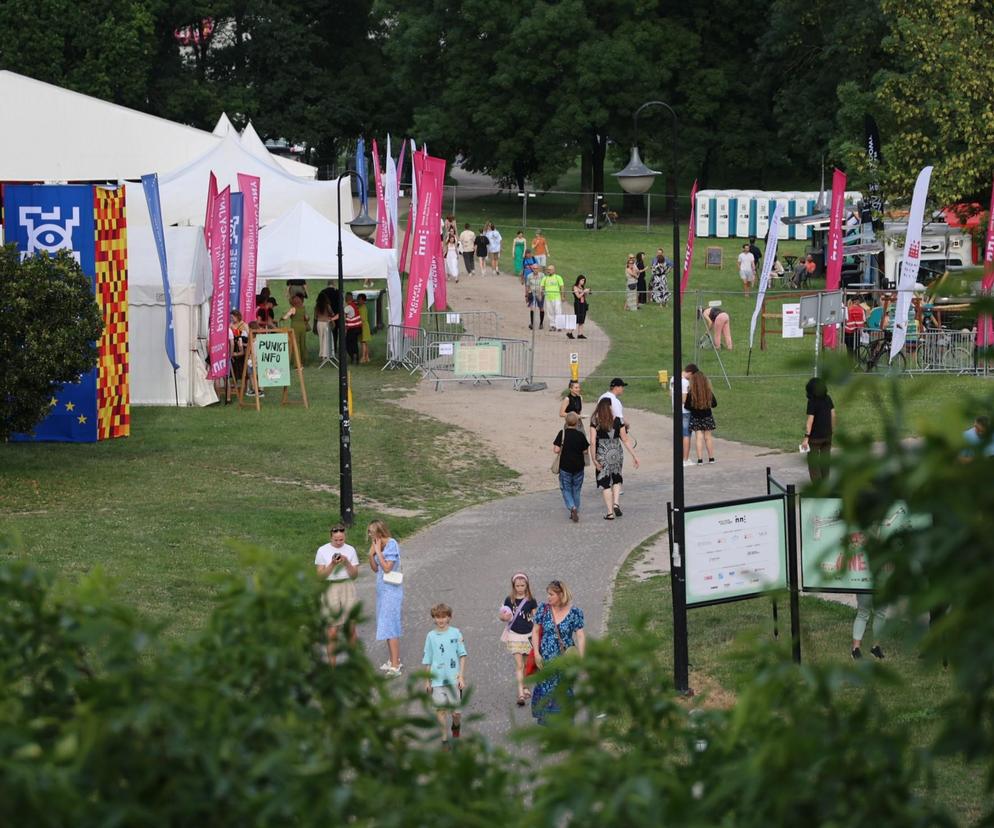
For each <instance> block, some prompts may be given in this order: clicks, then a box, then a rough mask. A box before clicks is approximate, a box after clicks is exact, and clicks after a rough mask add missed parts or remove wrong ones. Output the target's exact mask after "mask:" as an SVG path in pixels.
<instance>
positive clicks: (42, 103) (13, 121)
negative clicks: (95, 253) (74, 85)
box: [0, 71, 218, 222]
mask: <svg viewBox="0 0 994 828" xmlns="http://www.w3.org/2000/svg"><path fill="white" fill-rule="evenodd" d="M0 101H2V102H3V110H4V113H5V115H4V120H3V128H2V129H0V181H118V180H120V179H125V178H139V177H140V176H142V175H144V174H145V173H149V172H154V171H156V170H171V169H175V168H176V167H178V166H180V165H182V164H186V163H189V161H190V159H192V158H197V157H199V156H201V155H203V154H204V153H205V152H208V151H209V150H211V149H213V148H214V147H216V146H217V143H218V139H217V137H215V136H214V135H212V134H211V133H209V132H206V131H205V130H201V129H194V128H193V127H189V126H186V125H185V124H178V123H174V122H173V121H167V120H166V119H164V118H156V117H155V116H154V115H148V114H147V113H145V112H138V111H137V110H134V109H128V108H127V107H124V106H118V105H117V104H113V103H110V102H108V101H102V100H100V99H99V98H92V97H90V96H89V95H81V94H80V93H79V92H72V91H70V90H68V89H63V88H62V87H59V86H53V85H52V84H49V83H43V82H42V81H37V80H34V79H33V78H28V77H25V76H24V75H18V74H16V73H14V72H9V71H0ZM203 220H204V219H203V216H202V215H201V216H200V218H199V219H198V221H200V222H203Z"/></svg>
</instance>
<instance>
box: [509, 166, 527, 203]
mask: <svg viewBox="0 0 994 828" xmlns="http://www.w3.org/2000/svg"><path fill="white" fill-rule="evenodd" d="M512 167H513V172H514V183H515V184H517V185H518V192H519V193H523V192H525V165H524V162H522V161H521V160H520V159H516V160H515V162H514V164H512ZM527 197H528V196H527V195H526V196H525V198H527Z"/></svg>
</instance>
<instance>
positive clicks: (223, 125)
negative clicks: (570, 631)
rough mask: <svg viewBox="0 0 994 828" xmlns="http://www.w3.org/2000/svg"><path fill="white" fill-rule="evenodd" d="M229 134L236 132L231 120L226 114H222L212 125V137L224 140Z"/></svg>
mask: <svg viewBox="0 0 994 828" xmlns="http://www.w3.org/2000/svg"><path fill="white" fill-rule="evenodd" d="M229 132H238V130H237V129H235V125H234V124H233V123H231V119H230V118H229V117H228V113H227V112H222V113H221V117H220V118H218V119H217V123H216V124H214V133H213V134H214V135H216V136H217V137H218V138H224V136H225V135H227V134H228V133H229Z"/></svg>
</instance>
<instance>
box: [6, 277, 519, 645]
mask: <svg viewBox="0 0 994 828" xmlns="http://www.w3.org/2000/svg"><path fill="white" fill-rule="evenodd" d="M277 295H280V294H277ZM311 339H312V340H313V341H312V343H311V345H312V349H313V350H312V352H313V351H316V347H317V345H316V341H317V340H316V337H311ZM384 347H385V344H384V334H383V333H380V334H378V335H377V336H376V337H375V338H374V350H375V352H376V353H377V355H378V356H381V357H382V352H383V349H384ZM312 365H316V360H315V361H314V362H312ZM305 377H306V383H307V391H308V396H309V398H310V403H311V406H310V408H309V409H307V410H305V409H304V408H303V407H302V406H293V407H286V408H281V407H280V405H279V399H278V394H276V393H273V394H270V395H267V398H266V399H264V400H263V408H262V411H261V413H256V412H255V410H254V409H248V408H246V409H244V410H241V411H240V410H238V407H237V405H231V406H227V407H225V406H224V405H217V406H211V407H210V408H203V409H198V408H184V409H178V410H177V409H170V408H133V409H132V423H131V434H132V436H131V437H129V438H127V439H122V440H111V441H108V442H104V443H98V444H90V445H72V444H55V443H53V444H42V443H39V444H24V443H19V444H8V445H0V456H2V463H3V467H4V473H3V475H2V476H0V531H6V530H14V531H16V532H18V533H19V534H20V535H21V536H22V538H23V542H24V549H25V556H26V557H28V558H30V559H31V560H33V561H35V562H37V563H38V564H41V565H43V566H45V567H46V568H49V569H52V570H54V571H56V572H59V573H62V574H66V575H69V576H72V575H74V574H76V573H83V572H86V571H88V570H90V569H92V568H94V567H98V566H99V567H103V568H104V570H105V571H106V572H108V573H110V574H111V575H113V576H115V577H116V578H117V579H118V581H119V582H120V585H121V588H122V591H123V594H125V595H126V596H127V597H128V599H129V600H130V601H131V603H133V604H134V606H136V607H137V608H138V609H140V610H142V611H145V612H147V613H149V614H151V615H152V616H155V617H158V618H161V619H168V620H169V621H170V623H171V625H172V628H173V630H174V631H182V630H184V629H188V628H190V627H191V626H192V625H195V624H197V623H198V622H199V621H200V620H201V619H202V618H203V617H204V616H205V615H206V613H207V612H208V610H209V608H210V595H211V592H212V587H211V585H210V583H209V581H208V578H209V576H210V575H212V574H214V573H218V572H223V571H228V570H231V569H232V567H234V566H235V565H236V562H237V552H236V550H235V549H234V547H233V545H232V543H231V542H232V541H237V542H242V543H249V544H256V545H258V546H261V547H266V548H270V549H274V550H278V551H280V552H282V553H284V554H287V555H295V556H304V557H308V556H311V558H310V559H311V560H313V557H312V556H313V553H314V550H315V549H316V548H317V546H318V545H319V544H321V543H324V542H326V540H327V532H328V528H329V526H330V525H331V524H332V522H334V521H335V520H337V519H338V510H339V501H338V416H337V400H338V385H337V381H338V373H337V369H334V368H330V367H326V368H325V369H323V370H321V371H318V370H316V368H314V367H311V368H308V369H305ZM352 378H353V398H354V417H353V419H352V436H353V458H354V481H355V494H356V528H354V529H353V530H352V533H351V536H350V540H351V541H352V543H353V544H354V545H355V546H356V547H357V548H358V547H361V542H362V541H363V539H364V538H365V533H364V527H365V525H366V523H367V522H368V521H369V520H372V519H373V518H376V517H383V518H385V519H386V521H387V523H388V525H390V526H391V528H392V529H393V531H394V532H395V533H396V534H397V535H399V536H401V537H403V536H404V535H407V534H410V533H411V532H413V531H414V530H416V529H418V528H419V527H421V526H423V525H425V524H426V523H428V522H429V521H433V520H436V519H438V518H439V517H440V516H442V515H444V514H447V513H449V512H452V511H455V510H456V509H460V508H463V507H465V506H467V505H470V504H472V503H476V502H479V501H482V500H486V499H489V498H492V497H495V496H499V495H500V494H501V493H503V492H505V491H506V490H507V488H508V487H509V485H510V484H511V483H512V481H513V479H514V477H515V475H514V473H513V472H512V471H510V470H509V469H507V468H506V467H504V466H501V465H500V464H499V463H498V462H497V461H495V460H493V459H491V458H490V457H489V456H487V455H483V456H481V455H480V453H479V452H478V451H475V450H474V448H475V446H474V442H473V439H472V438H471V437H470V435H468V434H467V433H465V432H460V431H459V430H457V429H452V428H449V427H448V426H446V425H443V424H442V423H439V422H437V421H435V420H431V419H429V418H425V417H422V416H419V415H417V414H414V413H411V412H409V411H406V410H403V409H401V408H399V407H397V406H395V405H391V404H390V402H389V400H390V399H392V398H396V397H397V396H399V395H403V394H404V393H405V392H406V390H407V389H408V388H409V387H410V386H411V384H412V383H413V382H414V380H413V379H411V378H409V377H408V376H407V374H406V373H404V372H396V371H395V372H385V373H381V372H380V370H379V365H377V364H375V363H373V364H370V365H362V366H356V367H355V368H354V369H353V371H352ZM296 390H297V389H296V386H295V385H294V387H293V392H294V393H295V392H296ZM291 396H293V394H292V395H291ZM379 504H387V506H388V507H389V508H390V509H391V510H397V509H402V510H406V511H408V512H409V513H410V514H409V515H407V516H399V515H397V514H391V513H390V512H386V511H383V510H381V509H380V507H379Z"/></svg>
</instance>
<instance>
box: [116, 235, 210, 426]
mask: <svg viewBox="0 0 994 828" xmlns="http://www.w3.org/2000/svg"><path fill="white" fill-rule="evenodd" d="M166 260H167V261H168V263H169V288H170V293H171V295H172V300H173V330H174V332H175V339H176V361H177V362H178V363H179V371H177V373H176V388H177V389H178V395H179V404H180V405H181V406H182V405H207V404H209V403H211V402H217V396H216V394H215V393H214V389H213V386H212V385H211V383H209V382H208V381H207V379H206V369H205V367H204V361H203V359H201V358H200V356H199V355H198V353H197V340H198V338H202V337H205V336H206V335H207V319H208V316H209V314H210V295H211V268H210V262H209V261H208V258H207V249H206V247H205V245H204V231H203V228H202V227H167V228H166ZM128 329H129V338H130V348H129V350H130V359H131V371H130V378H131V402H132V403H134V404H135V405H176V390H175V389H174V386H173V366H172V365H170V364H169V360H168V359H167V358H166V348H165V333H166V301H165V294H164V293H163V291H162V271H161V270H160V268H159V257H158V254H157V253H156V250H155V241H154V239H153V238H152V230H151V228H150V227H129V228H128Z"/></svg>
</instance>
